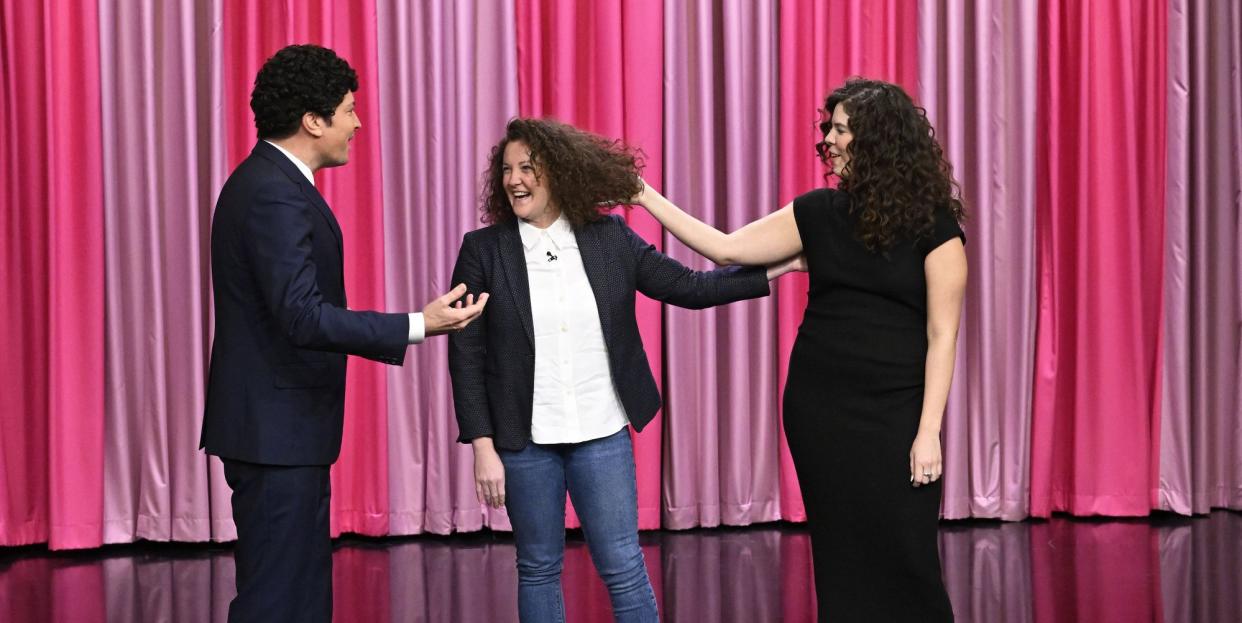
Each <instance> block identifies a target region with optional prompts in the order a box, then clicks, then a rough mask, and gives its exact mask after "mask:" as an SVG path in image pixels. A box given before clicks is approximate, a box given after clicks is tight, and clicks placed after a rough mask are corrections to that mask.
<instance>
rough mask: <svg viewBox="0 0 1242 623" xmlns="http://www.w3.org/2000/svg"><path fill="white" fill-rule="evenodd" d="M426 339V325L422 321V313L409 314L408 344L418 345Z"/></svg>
mask: <svg viewBox="0 0 1242 623" xmlns="http://www.w3.org/2000/svg"><path fill="white" fill-rule="evenodd" d="M426 337H427V325H426V324H425V323H424V321H423V313H422V312H413V313H411V314H410V336H409V343H410V344H420V343H422V341H423V340H424V339H426Z"/></svg>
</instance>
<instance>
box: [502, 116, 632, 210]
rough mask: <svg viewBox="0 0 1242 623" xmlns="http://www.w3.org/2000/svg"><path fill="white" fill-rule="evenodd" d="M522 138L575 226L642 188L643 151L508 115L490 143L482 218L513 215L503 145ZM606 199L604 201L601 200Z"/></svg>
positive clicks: (551, 122)
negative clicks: (499, 134)
mask: <svg viewBox="0 0 1242 623" xmlns="http://www.w3.org/2000/svg"><path fill="white" fill-rule="evenodd" d="M512 141H521V142H522V143H525V144H526V146H527V147H528V148H530V155H531V161H532V162H533V163H534V165H535V175H536V176H538V177H540V178H542V177H543V176H544V175H546V176H547V184H548V192H549V194H550V195H551V199H552V201H553V203H554V205H556V207H557V208H559V209H560V211H561V214H563V215H565V218H567V219H569V223H570V225H572V226H573V227H574V228H575V229H576V228H578V227H581V226H582V225H585V224H586V223H589V222H592V221H596V220H599V219H600V218H601V217H602V216H603V213H604V211H605V210H606V204H610V203H615V202H618V201H621V202H624V201H625V200H627V199H629V198H630V197H633V196H635V195H637V194H638V193H639V192H641V191H642V189H643V185H642V182H641V181H640V178H639V174H640V173H641V171H642V168H643V153H642V150H639V149H636V148H633V147H629V146H627V145H626V144H625V143H623V142H622V141H620V140H608V139H606V138H604V137H602V136H599V135H597V134H592V133H590V132H586V131H583V130H579V129H578V128H575V127H573V126H571V125H567V124H564V123H561V122H559V121H554V120H552V119H529V118H521V117H519V118H515V119H511V120H510V121H509V123H508V125H506V126H505V136H504V138H502V139H500V142H499V143H496V146H495V147H493V148H492V152H491V155H490V156H488V165H487V170H486V171H485V172H484V173H483V189H482V193H481V196H480V202H481V204H482V205H481V207H480V208H479V211H481V212H482V213H483V222H484V223H503V222H507V221H510V220H512V219H514V218H515V217H514V215H513V206H512V205H510V203H509V195H508V193H506V192H505V183H504V160H505V147H507V146H508V145H509V143H510V142H512ZM601 204H604V205H601Z"/></svg>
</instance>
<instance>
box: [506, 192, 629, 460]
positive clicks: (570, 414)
mask: <svg viewBox="0 0 1242 623" xmlns="http://www.w3.org/2000/svg"><path fill="white" fill-rule="evenodd" d="M518 232H519V233H520V234H521V236H522V247H523V250H524V251H525V255H526V274H527V276H528V277H529V281H530V310H531V318H532V320H533V321H534V331H535V394H534V403H533V405H532V410H531V416H532V418H531V429H530V435H531V441H534V442H535V443H539V444H554V443H579V442H583V441H590V440H591V439H599V438H601V437H607V436H608V435H611V434H613V433H615V432H617V431H619V430H621V429H622V428H624V427H625V426H626V425H627V424H629V419H628V418H627V417H626V415H625V407H623V406H622V405H621V399H620V397H619V396H618V395H617V389H616V387H615V386H614V385H613V383H612V374H611V370H610V368H609V364H608V348H607V346H605V344H604V332H603V329H602V328H601V326H600V323H599V308H598V307H596V304H595V293H594V291H593V290H592V289H591V283H590V282H589V281H588V280H587V275H586V269H585V268H584V267H583V265H582V254H581V253H580V252H579V251H578V240H577V238H575V237H574V232H573V230H572V229H571V228H570V226H569V222H568V221H566V220H565V218H564V217H563V216H562V217H561V218H558V219H557V220H556V222H554V223H552V225H550V226H549V227H548V228H547V229H539V228H537V227H535V226H533V225H530V224H528V223H526V222H525V221H518Z"/></svg>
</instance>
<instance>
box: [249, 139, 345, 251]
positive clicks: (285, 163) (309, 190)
mask: <svg viewBox="0 0 1242 623" xmlns="http://www.w3.org/2000/svg"><path fill="white" fill-rule="evenodd" d="M254 153H256V154H259V155H261V156H263V157H264V158H267V159H268V160H270V161H272V162H274V163H275V164H276V167H277V168H279V169H280V170H281V171H283V172H284V174H285V175H287V176H289V179H291V180H293V181H294V182H295V183H296V184H297V185H298V187H299V188H301V189H302V194H303V195H306V198H307V199H310V202H311V203H312V204H313V205H314V206H315V208H316V209H317V210H319V216H322V217H323V219H324V220H325V221H327V222H328V229H331V230H332V235H334V236H336V250H337V252H340V251H341V249H342V244H341V225H340V224H339V223H337V222H336V215H335V214H333V213H332V209H331V208H329V207H328V202H327V201H324V199H323V195H321V194H319V190H318V189H316V188H315V185H314V184H311V183H310V181H309V180H307V179H306V176H305V175H303V174H302V171H301V170H299V169H298V167H297V166H296V165H294V164H293V163H292V162H290V161H289V157H288V156H286V155H284V154H282V153H281V152H280V150H279V149H276V148H275V147H273V146H272V145H270V144H269V143H268V142H267V141H259V142H258V144H256V145H255V146H254Z"/></svg>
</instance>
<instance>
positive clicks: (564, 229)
mask: <svg viewBox="0 0 1242 623" xmlns="http://www.w3.org/2000/svg"><path fill="white" fill-rule="evenodd" d="M518 233H520V234H521V235H522V246H523V247H525V248H526V250H527V251H530V250H531V249H534V248H535V246H536V245H538V244H539V240H540V239H541V238H542V237H543V235H544V234H547V236H548V238H550V239H552V244H554V245H556V248H558V249H570V248H577V247H578V240H577V238H575V237H574V230H573V228H571V227H570V226H569V221H568V220H567V219H566V218H565V215H563V214H562V215H561V216H558V217H557V218H556V221H555V222H553V223H552V224H551V225H549V226H548V228H547V229H539V228H538V227H535V226H534V225H531V224H530V223H527V222H526V221H523V220H522V219H518Z"/></svg>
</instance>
